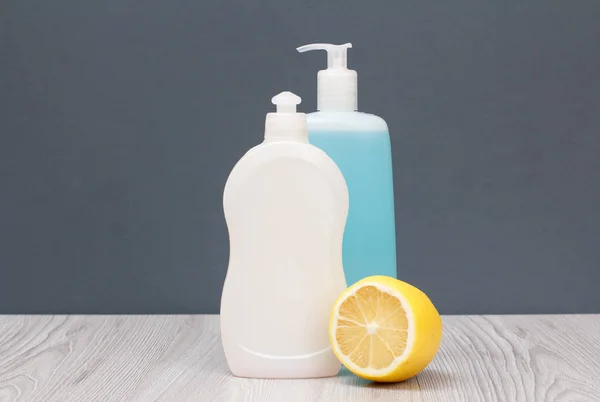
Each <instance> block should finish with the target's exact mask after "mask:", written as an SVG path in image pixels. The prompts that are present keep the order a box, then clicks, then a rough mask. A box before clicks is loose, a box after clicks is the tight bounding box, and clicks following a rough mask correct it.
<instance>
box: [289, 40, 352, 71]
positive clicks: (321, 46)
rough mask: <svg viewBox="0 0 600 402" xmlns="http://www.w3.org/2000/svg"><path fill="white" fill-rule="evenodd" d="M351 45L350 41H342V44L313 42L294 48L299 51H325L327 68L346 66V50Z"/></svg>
mask: <svg viewBox="0 0 600 402" xmlns="http://www.w3.org/2000/svg"><path fill="white" fill-rule="evenodd" d="M351 47H352V43H344V44H343V45H332V44H329V43H313V44H310V45H304V46H300V47H299V48H297V49H296V50H297V51H299V52H300V53H304V52H309V51H311V50H325V51H327V68H347V67H348V65H347V59H348V57H347V50H348V49H350V48H351Z"/></svg>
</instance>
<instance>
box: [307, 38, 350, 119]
mask: <svg viewBox="0 0 600 402" xmlns="http://www.w3.org/2000/svg"><path fill="white" fill-rule="evenodd" d="M351 47H352V44H351V43H345V44H343V45H331V44H329V43H313V44H310V45H304V46H300V47H299V48H297V49H296V50H298V51H299V52H300V53H304V52H308V51H310V50H325V51H327V69H326V70H321V71H319V73H318V75H317V109H318V110H320V111H323V112H325V111H327V112H329V111H331V112H334V111H335V112H353V111H355V110H357V109H358V100H357V99H358V96H357V77H356V71H354V70H348V66H347V58H348V57H347V51H348V49H349V48H351Z"/></svg>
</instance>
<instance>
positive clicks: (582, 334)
mask: <svg viewBox="0 0 600 402" xmlns="http://www.w3.org/2000/svg"><path fill="white" fill-rule="evenodd" d="M444 331H445V332H444V338H443V341H442V346H441V349H440V351H439V353H438V355H437V356H436V358H435V359H434V361H433V362H432V363H431V364H430V365H429V367H428V368H427V369H426V370H425V371H424V372H422V373H421V374H419V375H418V376H417V377H416V378H413V379H411V380H409V381H406V382H404V383H399V384H390V385H383V384H375V383H371V382H369V381H364V380H361V379H359V378H357V377H355V376H353V375H352V374H350V373H349V372H347V371H342V373H341V374H340V375H339V376H338V377H335V378H327V379H316V380H250V379H242V378H235V377H233V376H231V375H230V373H229V371H228V369H227V365H226V363H225V360H224V355H223V351H222V349H221V343H220V339H219V318H218V316H0V401H2V402H5V401H43V402H51V401H61V402H63V401H77V402H90V401H144V402H146V401H155V400H160V401H177V402H182V401H207V402H212V401H261V402H262V401H278V402H279V401H281V402H289V401H510V402H513V401H600V315H562V316H561V315H556V316H448V317H444Z"/></svg>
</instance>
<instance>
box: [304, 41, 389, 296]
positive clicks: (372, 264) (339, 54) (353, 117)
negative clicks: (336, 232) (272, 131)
mask: <svg viewBox="0 0 600 402" xmlns="http://www.w3.org/2000/svg"><path fill="white" fill-rule="evenodd" d="M351 47H352V44H350V43H345V44H343V45H332V44H329V43H314V44H311V45H305V46H301V47H299V48H298V49H297V50H298V51H299V52H300V53H303V52H306V51H310V50H325V51H326V52H327V69H326V70H321V71H319V73H318V75H317V109H318V110H319V111H318V112H314V113H310V114H308V116H307V123H308V140H309V141H310V142H311V143H312V144H313V145H316V146H317V147H319V148H321V149H322V150H323V151H325V152H326V153H327V154H328V155H329V156H330V157H331V159H333V160H334V162H335V163H336V164H337V165H338V166H339V168H340V170H341V171H342V173H343V175H344V179H345V180H346V184H347V186H348V194H349V196H350V209H349V211H348V220H347V223H346V229H345V231H344V243H343V263H344V273H345V275H346V282H347V283H348V285H352V284H353V283H355V282H357V281H359V280H361V279H363V278H365V277H367V276H371V275H386V276H391V277H394V278H395V277H396V224H395V221H394V185H393V180H392V176H393V174H392V153H391V148H390V135H389V130H388V126H387V123H386V122H385V121H384V120H383V119H382V118H381V117H378V116H376V115H373V114H368V113H360V112H358V111H357V110H358V96H357V89H358V85H357V74H356V71H354V70H350V69H348V67H347V50H348V49H349V48H351Z"/></svg>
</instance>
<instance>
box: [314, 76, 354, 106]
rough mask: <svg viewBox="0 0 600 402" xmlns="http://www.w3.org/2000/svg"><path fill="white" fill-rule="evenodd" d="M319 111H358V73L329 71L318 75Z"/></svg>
mask: <svg viewBox="0 0 600 402" xmlns="http://www.w3.org/2000/svg"><path fill="white" fill-rule="evenodd" d="M317 109H318V110H319V111H322V112H354V111H356V110H358V82H357V76H356V71H354V70H347V69H327V70H321V71H319V74H318V75H317Z"/></svg>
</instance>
